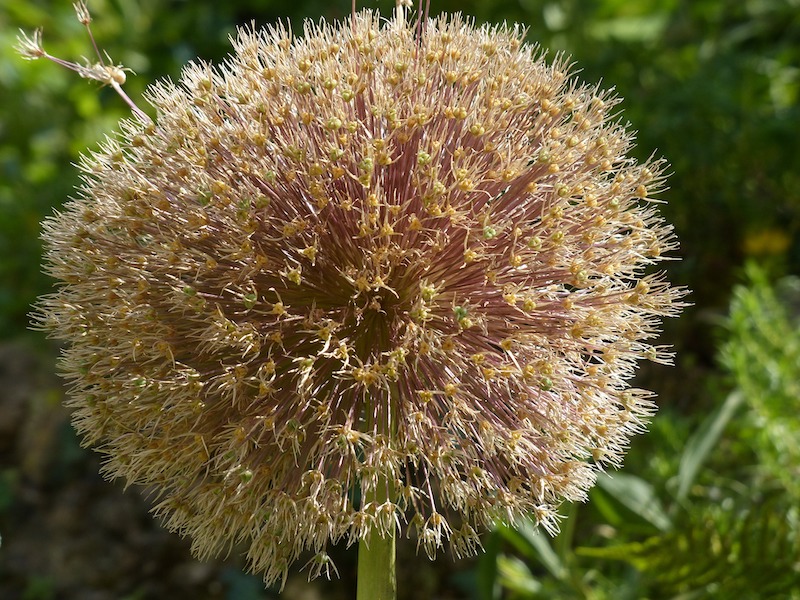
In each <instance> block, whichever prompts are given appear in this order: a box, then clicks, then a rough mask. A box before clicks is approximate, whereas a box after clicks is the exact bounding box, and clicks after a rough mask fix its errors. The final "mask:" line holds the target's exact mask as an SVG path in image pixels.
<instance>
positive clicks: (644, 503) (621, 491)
mask: <svg viewBox="0 0 800 600" xmlns="http://www.w3.org/2000/svg"><path fill="white" fill-rule="evenodd" d="M597 485H598V487H600V488H601V489H603V490H604V491H605V492H607V493H608V494H610V495H611V496H613V497H614V498H615V499H616V500H617V501H618V502H620V504H622V505H624V506H625V507H627V508H628V509H630V510H631V511H633V512H634V513H635V514H637V515H638V516H640V517H641V518H642V519H644V520H645V521H647V522H648V523H651V524H652V525H654V526H655V527H656V528H657V529H660V530H661V531H668V530H669V529H670V528H671V527H672V523H671V522H670V519H669V517H668V516H667V513H666V511H665V510H664V508H663V507H662V505H661V501H660V500H659V499H658V496H657V495H656V493H655V491H654V490H653V486H651V485H650V484H649V483H647V482H646V481H645V480H644V479H641V478H639V477H636V476H635V475H627V474H625V473H614V474H613V475H609V474H607V473H601V474H600V475H599V476H598V477H597Z"/></svg>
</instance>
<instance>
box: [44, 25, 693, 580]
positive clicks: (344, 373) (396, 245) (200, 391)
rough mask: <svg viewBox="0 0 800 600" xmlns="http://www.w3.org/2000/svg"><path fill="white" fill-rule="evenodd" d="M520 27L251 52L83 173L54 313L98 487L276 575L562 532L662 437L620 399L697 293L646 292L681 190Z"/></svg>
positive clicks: (410, 31)
mask: <svg viewBox="0 0 800 600" xmlns="http://www.w3.org/2000/svg"><path fill="white" fill-rule="evenodd" d="M420 32H421V33H420ZM523 34H524V32H523V31H522V30H521V29H519V28H516V27H514V28H509V27H506V26H498V27H488V26H487V27H481V28H475V27H473V26H472V25H471V24H470V23H468V22H465V21H464V20H462V19H461V18H460V17H458V16H453V17H442V18H440V19H438V20H431V21H429V22H427V23H425V24H424V26H423V27H421V28H417V24H415V23H409V22H407V21H406V20H405V19H404V18H403V16H402V14H398V15H397V16H396V17H395V18H394V19H392V20H389V21H381V20H379V18H378V16H377V15H376V14H374V13H371V12H364V13H360V14H358V15H356V16H355V17H354V18H353V19H352V22H351V21H346V22H344V23H341V24H325V23H322V24H320V25H318V26H317V25H310V24H309V25H307V26H306V31H305V36H304V37H302V38H296V37H292V36H291V35H290V33H289V32H288V31H287V30H285V29H283V28H281V27H275V28H271V29H268V30H262V31H253V30H248V29H243V30H241V31H240V32H239V35H238V37H237V39H236V40H235V41H234V49H235V52H234V54H233V55H232V56H231V57H230V58H229V59H228V60H227V61H226V62H225V64H223V65H222V66H220V67H218V68H212V67H210V66H208V65H205V64H200V63H198V64H190V65H189V66H188V67H187V68H186V69H185V71H184V73H183V76H182V78H181V81H180V83H179V84H177V85H174V84H172V83H160V84H158V85H156V86H154V87H153V88H151V90H150V100H151V102H152V104H153V105H154V106H155V108H156V109H157V111H158V118H157V121H156V123H155V124H154V125H144V124H142V123H141V122H136V123H133V122H129V123H125V124H123V126H122V133H121V136H120V137H119V138H118V139H115V140H109V141H108V142H107V143H106V145H105V146H104V147H102V148H101V150H100V151H99V152H97V153H95V154H93V155H92V156H91V157H89V158H86V160H85V161H84V162H83V165H82V166H83V169H84V172H85V183H84V185H83V187H82V190H81V194H80V197H79V198H77V199H75V200H73V201H71V202H70V203H68V204H67V206H66V207H65V209H64V212H63V213H61V214H58V215H56V216H55V217H53V218H51V219H49V220H48V221H47V222H46V224H45V233H44V238H45V242H46V246H47V259H46V264H47V269H48V271H49V272H50V273H51V274H52V275H53V276H54V277H55V278H56V279H57V280H59V282H60V284H61V285H60V287H59V288H58V291H57V292H56V293H54V294H53V295H51V296H49V297H46V298H44V299H42V301H41V303H40V308H39V315H38V319H39V322H40V324H41V325H43V326H44V327H46V328H48V329H49V330H51V331H52V333H53V334H54V335H55V337H57V338H59V339H62V340H65V341H66V342H67V343H68V344H67V348H66V350H65V355H64V358H63V363H62V366H63V371H64V374H65V376H66V377H67V379H68V380H69V381H70V383H71V390H70V398H71V399H70V400H69V403H70V405H71V406H72V408H73V409H74V422H75V425H76V427H77V428H78V430H79V431H80V432H81V433H82V434H83V435H84V437H85V441H86V443H87V444H90V445H94V446H98V447H99V448H100V449H101V451H102V452H103V453H104V454H105V455H106V457H107V462H106V463H105V471H106V473H107V474H108V475H110V476H113V477H123V478H125V479H126V480H127V481H129V482H131V483H141V484H145V485H148V486H151V487H154V488H155V489H158V490H160V496H161V498H160V500H161V501H160V504H159V505H158V507H157V509H156V510H157V512H158V513H159V514H161V515H163V516H164V518H165V520H166V523H167V525H168V526H169V527H170V528H171V529H174V530H176V531H179V532H181V533H183V534H188V535H190V536H191V537H192V538H193V539H194V549H195V551H196V553H197V554H199V555H201V556H205V555H209V554H212V553H215V552H218V551H220V550H222V549H224V548H226V547H228V545H229V544H233V543H243V544H244V545H245V546H246V547H247V548H248V550H249V559H250V561H251V564H252V567H253V569H255V570H257V571H260V572H263V573H264V574H265V578H266V580H267V581H269V582H272V581H276V580H278V579H280V578H281V577H283V576H285V573H286V569H287V568H288V566H289V565H290V564H291V563H292V562H293V561H294V560H295V559H297V558H298V556H299V554H300V553H301V552H303V551H305V550H312V551H314V552H316V553H317V556H318V557H320V558H319V560H317V561H311V563H310V564H312V565H315V564H323V563H324V565H326V566H325V568H324V569H323V568H314V569H313V571H314V572H315V573H316V572H322V571H326V572H327V571H329V570H330V569H329V567H328V565H329V560H330V559H329V557H328V555H327V553H326V546H327V545H328V544H329V543H332V542H336V541H338V540H342V539H345V540H347V541H348V543H352V542H354V541H356V540H358V539H361V538H363V537H365V536H366V535H367V534H368V533H369V532H370V531H371V530H373V529H375V528H377V529H379V530H381V531H383V532H386V531H390V530H393V529H395V528H396V527H398V526H399V527H401V528H403V529H405V530H408V531H409V532H410V533H414V534H415V535H416V536H417V539H418V540H419V543H420V545H421V546H422V547H424V549H425V550H426V551H427V553H428V554H429V555H431V556H432V555H433V554H434V553H435V552H436V550H437V549H438V548H439V547H441V546H442V545H444V544H445V543H446V542H448V540H449V542H450V544H451V547H452V549H453V550H454V551H455V552H456V554H471V553H474V552H475V551H476V550H477V549H478V548H479V547H480V542H479V539H478V537H477V533H476V530H480V529H481V528H483V527H485V526H487V525H490V524H491V523H493V522H495V521H496V520H498V519H499V520H503V521H513V520H514V519H516V518H517V517H519V516H520V515H523V514H528V513H532V514H534V515H536V517H537V518H538V519H539V521H540V522H541V523H542V524H543V525H545V526H546V527H550V528H553V527H555V524H556V518H557V515H556V509H557V507H558V505H559V504H560V503H561V502H562V501H563V500H565V499H567V500H581V499H583V498H585V494H586V491H587V489H588V488H590V487H591V485H592V484H593V482H594V478H595V474H596V472H597V471H598V470H599V469H601V468H603V466H604V465H607V464H611V465H618V464H619V463H620V461H621V460H622V456H623V454H624V451H625V447H626V444H627V441H628V439H629V437H630V436H631V435H632V434H633V433H635V432H638V431H640V430H641V429H642V426H643V423H644V421H645V420H646V418H647V417H648V416H649V415H650V414H651V412H652V406H653V405H652V403H651V402H650V400H649V399H648V396H649V394H648V393H647V392H644V391H642V390H635V389H630V388H629V385H628V383H627V380H628V379H629V378H630V376H631V375H632V373H633V371H634V368H635V365H636V363H637V361H638V360H639V359H650V360H665V359H666V358H667V356H666V354H665V353H664V351H663V350H662V349H660V348H657V347H655V346H653V345H651V343H650V341H651V339H652V338H653V337H654V336H655V334H656V329H657V326H658V323H659V320H660V318H661V317H662V316H664V315H671V314H673V313H675V312H676V311H677V309H678V307H679V302H678V299H679V298H680V296H681V295H682V292H681V291H680V290H676V289H673V288H670V286H669V285H668V283H666V282H665V281H664V279H663V277H662V276H661V275H658V274H649V275H647V274H645V269H646V268H647V267H648V266H649V265H652V264H654V263H656V262H658V261H660V260H662V257H663V254H664V253H665V252H667V251H669V250H671V249H673V248H674V246H675V243H674V240H673V237H672V234H671V229H670V227H669V226H667V225H666V224H664V223H663V222H662V220H661V218H660V217H659V216H658V214H657V211H656V209H655V206H654V204H653V202H652V200H650V195H651V194H652V193H653V192H654V191H656V190H657V188H658V187H659V184H660V182H661V181H662V179H663V178H662V170H663V167H662V164H661V163H660V162H658V161H650V162H648V163H646V164H637V162H636V161H634V160H633V159H631V158H628V157H627V156H626V152H627V151H628V150H629V149H630V147H631V144H632V135H631V134H630V133H628V132H626V130H625V128H624V127H622V126H621V125H620V124H619V123H618V122H617V121H615V120H612V119H613V114H614V112H613V107H614V105H615V104H616V100H615V98H614V97H613V96H611V95H610V94H609V93H607V92H604V91H601V90H599V89H598V88H596V87H591V86H587V85H583V84H581V83H579V82H578V81H576V80H575V79H574V78H572V77H571V76H570V75H569V73H568V65H567V64H566V63H565V61H564V60H563V59H562V58H556V59H555V60H554V61H553V62H551V63H548V62H546V61H545V60H544V58H543V57H542V55H541V54H540V53H539V52H538V50H536V49H535V48H533V47H531V46H529V45H527V44H525V43H523V40H522V38H523ZM369 498H388V500H386V501H382V502H377V501H375V502H370V501H368V500H366V499H369ZM323 558H324V560H322V559H323Z"/></svg>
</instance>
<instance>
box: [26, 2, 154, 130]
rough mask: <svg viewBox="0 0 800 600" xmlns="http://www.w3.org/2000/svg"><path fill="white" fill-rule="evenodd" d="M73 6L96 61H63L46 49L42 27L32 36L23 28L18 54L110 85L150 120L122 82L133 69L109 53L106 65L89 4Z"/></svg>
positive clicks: (82, 3)
mask: <svg viewBox="0 0 800 600" xmlns="http://www.w3.org/2000/svg"><path fill="white" fill-rule="evenodd" d="M72 6H73V8H74V9H75V14H76V16H77V17H78V21H79V22H80V23H81V24H82V25H83V26H84V27H86V31H87V33H88V34H89V39H90V40H91V41H92V46H94V51H95V54H96V55H97V62H96V63H90V62H89V61H88V60H85V59H84V64H79V63H75V62H70V61H68V60H63V59H61V58H58V57H56V56H53V55H52V54H49V53H47V52H46V51H45V49H44V46H42V30H41V29H37V30H36V31H34V32H33V37H31V36H29V35H28V34H26V33H25V32H24V31H21V32H20V35H19V36H18V38H17V46H16V50H17V52H19V54H20V55H21V56H22V57H23V58H24V59H26V60H38V59H40V58H46V59H47V60H49V61H52V62H54V63H56V64H57V65H60V66H62V67H65V68H67V69H69V70H70V71H75V72H76V73H77V74H78V75H80V76H81V77H83V78H84V79H91V80H93V81H98V82H100V83H102V84H103V85H110V86H111V87H112V88H113V89H114V91H115V92H116V93H117V94H119V96H120V98H122V99H123V100H124V101H125V103H126V104H127V105H128V106H130V108H131V110H132V111H133V114H135V115H136V116H137V117H138V118H139V119H141V120H142V121H144V122H148V121H149V120H150V117H148V116H147V113H145V112H143V111H141V110H140V109H139V107H137V106H136V104H134V102H133V101H132V100H131V99H130V98H129V97H128V95H127V94H126V93H125V92H124V91H123V90H122V85H123V84H124V83H125V81H126V80H127V78H128V76H127V75H126V73H125V72H126V71H130V69H127V68H125V67H123V66H122V65H114V64H111V58H110V57H109V56H108V55H106V59H107V60H108V62H109V64H106V62H105V60H103V57H102V56H101V55H100V51H99V50H98V48H97V44H96V43H95V41H94V36H93V35H92V29H91V27H90V23H91V22H92V17H91V15H90V14H89V9H88V8H87V7H86V3H85V2H84V1H83V0H81V1H80V2H76V3H74V4H73V5H72Z"/></svg>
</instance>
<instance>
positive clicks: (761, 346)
mask: <svg viewBox="0 0 800 600" xmlns="http://www.w3.org/2000/svg"><path fill="white" fill-rule="evenodd" d="M747 275H748V278H749V280H750V282H749V284H748V285H747V286H739V287H738V288H736V290H735V292H734V296H733V300H732V302H731V309H730V317H729V320H728V329H729V331H730V337H729V338H728V342H727V343H726V344H725V345H724V346H723V347H722V349H721V353H720V356H721V358H722V362H723V364H724V365H725V367H726V368H727V369H728V370H729V371H730V373H731V374H732V375H733V378H734V381H735V384H736V386H737V387H738V388H739V389H740V390H741V391H742V392H743V393H744V395H745V399H746V402H747V404H748V406H749V407H750V410H751V414H750V416H751V418H750V420H749V425H750V427H749V434H750V435H749V437H750V438H751V439H752V445H753V449H754V450H755V452H756V454H757V455H758V457H759V459H760V462H761V464H762V465H763V467H764V468H765V469H767V470H768V471H769V473H770V474H771V475H772V476H774V477H776V478H778V479H779V480H780V481H781V482H783V484H784V485H785V486H786V487H787V489H788V491H789V493H791V494H792V495H793V496H794V497H795V498H798V499H800V279H798V278H795V277H789V278H785V279H783V280H781V281H780V282H778V284H777V285H775V286H772V285H770V283H769V282H768V280H767V276H766V274H765V273H764V272H763V271H762V270H761V269H759V268H757V267H755V266H754V265H750V266H749V267H748V268H747ZM743 433H748V432H747V430H746V429H745V430H744V431H743Z"/></svg>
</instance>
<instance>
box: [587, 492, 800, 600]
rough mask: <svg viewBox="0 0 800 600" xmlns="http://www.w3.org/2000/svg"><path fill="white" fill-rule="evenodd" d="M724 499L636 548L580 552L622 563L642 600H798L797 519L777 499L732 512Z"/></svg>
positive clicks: (799, 549)
mask: <svg viewBox="0 0 800 600" xmlns="http://www.w3.org/2000/svg"><path fill="white" fill-rule="evenodd" d="M732 504H733V502H732V500H731V499H730V498H728V499H726V500H725V501H722V502H717V503H710V502H709V503H707V504H705V505H704V506H698V505H695V507H694V509H693V510H691V511H687V512H685V513H684V514H683V517H682V522H679V523H677V527H676V528H675V529H674V530H673V531H671V532H668V533H665V534H662V535H657V536H654V537H651V538H649V539H647V540H645V541H644V542H638V543H628V544H620V545H616V546H611V547H606V548H580V549H578V550H577V553H578V554H579V555H583V556H591V557H595V558H603V559H611V560H623V561H625V562H628V563H630V564H631V565H633V566H634V567H636V568H637V569H638V570H639V571H641V572H642V573H643V575H644V576H645V582H644V583H645V585H646V587H648V588H649V592H650V593H649V594H648V596H647V597H649V598H653V599H655V598H675V597H681V598H698V599H699V598H708V599H712V598H713V599H716V598H723V599H727V598H735V599H736V600H771V599H775V600H778V599H781V600H787V599H794V598H800V519H799V516H800V515H799V514H798V508H797V506H793V507H792V506H789V505H787V503H786V496H785V495H783V494H781V495H779V496H776V497H774V498H772V499H769V500H762V501H759V502H757V503H755V504H750V503H749V502H745V503H744V505H743V506H739V507H734V506H731V505H732Z"/></svg>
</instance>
